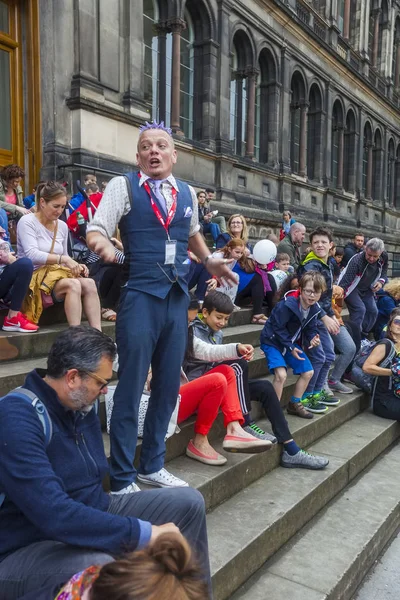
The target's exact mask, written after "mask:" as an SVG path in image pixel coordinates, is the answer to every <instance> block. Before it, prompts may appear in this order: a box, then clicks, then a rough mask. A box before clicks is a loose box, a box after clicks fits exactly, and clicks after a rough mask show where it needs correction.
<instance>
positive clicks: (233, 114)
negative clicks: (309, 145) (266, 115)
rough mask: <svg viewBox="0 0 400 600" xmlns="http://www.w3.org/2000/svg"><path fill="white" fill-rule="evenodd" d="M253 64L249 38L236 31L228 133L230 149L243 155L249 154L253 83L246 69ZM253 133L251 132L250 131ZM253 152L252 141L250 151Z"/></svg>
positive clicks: (251, 74) (253, 76) (254, 99)
mask: <svg viewBox="0 0 400 600" xmlns="http://www.w3.org/2000/svg"><path fill="white" fill-rule="evenodd" d="M252 64H253V59H252V50H251V44H250V40H249V38H248V37H247V35H246V34H245V32H244V31H241V30H240V31H237V32H236V33H235V35H234V38H233V51H232V59H231V84H230V128H229V129H230V135H229V139H230V141H231V147H232V151H233V152H234V153H235V154H238V155H240V156H244V155H246V154H249V150H250V149H249V148H248V147H247V141H248V139H247V138H248V137H249V128H248V123H247V121H248V117H249V111H250V105H249V102H248V92H249V86H250V85H254V84H255V74H254V71H252V72H250V73H249V71H248V68H249V66H250V65H252ZM254 91H255V90H254V87H253V101H254V105H253V106H252V107H251V111H252V118H253V119H254V121H253V123H252V125H251V127H252V128H253V127H255V122H256V119H255V117H254V110H255V108H256V98H255V95H254ZM251 133H253V132H251ZM250 154H251V156H253V154H254V141H253V142H252V148H251V151H250Z"/></svg>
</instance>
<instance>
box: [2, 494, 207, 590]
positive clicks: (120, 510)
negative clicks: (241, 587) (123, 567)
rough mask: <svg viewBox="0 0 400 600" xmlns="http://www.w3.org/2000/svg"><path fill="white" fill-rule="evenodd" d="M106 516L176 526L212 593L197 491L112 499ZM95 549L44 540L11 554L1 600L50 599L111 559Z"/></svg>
mask: <svg viewBox="0 0 400 600" xmlns="http://www.w3.org/2000/svg"><path fill="white" fill-rule="evenodd" d="M108 512H110V513H112V514H118V515H121V516H135V517H137V518H138V519H142V520H143V521H150V522H151V523H152V524H153V525H162V524H163V523H171V522H172V523H175V525H177V526H178V527H179V529H180V531H181V533H182V534H183V535H184V536H185V538H187V540H188V542H189V543H190V545H191V547H192V549H193V551H194V553H195V556H196V558H197V560H198V562H199V564H200V566H201V567H202V569H203V573H204V577H205V579H206V580H207V582H208V585H209V589H210V590H211V579H210V567H209V559H208V541H207V529H206V515H205V507H204V499H203V497H202V495H201V494H200V492H198V491H197V490H194V489H192V488H179V489H178V488H175V489H161V490H150V491H142V492H136V493H134V494H123V495H121V496H111V497H110V506H109V508H108ZM95 545H96V540H93V546H94V547H95ZM94 547H93V548H79V547H76V546H69V545H67V544H63V543H62V542H56V541H53V540H43V541H42V542H36V543H34V544H30V545H28V546H26V547H25V548H21V549H19V550H16V551H15V552H13V553H12V554H9V555H8V556H7V557H6V558H5V559H4V560H2V561H1V562H0V600H17V598H19V599H21V600H39V599H40V600H53V599H54V597H55V595H56V593H58V590H59V589H60V588H61V587H62V586H63V585H64V584H65V583H66V582H67V581H68V580H69V579H70V578H71V577H72V576H73V575H75V573H79V572H80V571H83V570H84V569H86V568H87V567H89V566H90V565H104V564H106V563H108V562H111V561H112V560H114V557H113V556H111V555H109V554H106V553H105V552H100V551H98V550H95V548H94ZM55 591H56V593H54V592H55ZM46 592H47V593H46ZM210 597H211V596H210Z"/></svg>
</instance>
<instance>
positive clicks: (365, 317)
mask: <svg viewBox="0 0 400 600" xmlns="http://www.w3.org/2000/svg"><path fill="white" fill-rule="evenodd" d="M346 306H347V308H348V309H349V314H350V321H351V322H352V323H354V324H355V325H357V326H358V327H359V328H360V330H361V331H362V332H363V333H364V334H367V333H369V332H370V331H371V329H372V328H373V326H374V325H375V321H376V319H377V317H378V308H377V306H376V301H375V297H374V292H373V291H372V290H366V291H365V292H360V291H359V289H358V288H356V289H355V290H353V291H352V292H351V294H349V295H348V296H347V298H346Z"/></svg>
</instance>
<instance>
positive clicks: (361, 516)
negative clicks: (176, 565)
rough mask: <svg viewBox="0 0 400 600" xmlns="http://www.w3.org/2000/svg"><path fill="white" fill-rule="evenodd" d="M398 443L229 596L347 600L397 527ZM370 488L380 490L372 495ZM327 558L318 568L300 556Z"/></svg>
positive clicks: (234, 599)
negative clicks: (396, 475) (268, 592)
mask: <svg viewBox="0 0 400 600" xmlns="http://www.w3.org/2000/svg"><path fill="white" fill-rule="evenodd" d="M399 459H400V447H399V445H398V444H397V445H396V446H395V447H393V448H392V449H391V450H389V452H387V453H386V454H385V455H384V456H382V457H381V458H379V459H378V460H377V461H375V463H374V464H372V466H371V467H370V468H369V469H368V470H367V471H365V472H364V473H362V474H361V475H360V476H359V477H358V478H357V479H356V480H355V481H354V482H352V484H351V485H350V486H347V487H346V488H345V489H344V490H343V491H342V492H341V493H340V494H339V495H338V496H337V497H336V498H335V499H334V500H333V501H332V502H331V503H330V504H329V505H328V506H327V507H326V508H325V509H324V510H323V511H321V513H320V515H319V516H318V519H314V520H313V521H311V522H310V523H309V525H308V526H307V527H306V528H304V530H303V531H301V532H300V534H297V535H296V536H295V537H294V538H293V539H292V540H291V543H290V545H289V546H290V547H289V546H288V547H287V548H286V547H283V548H282V550H281V551H280V552H279V553H278V554H277V555H276V556H275V557H273V559H271V560H270V561H269V562H268V563H267V564H266V565H265V566H264V567H262V568H261V569H260V570H259V571H258V572H257V573H256V574H255V575H254V576H253V577H252V578H251V579H250V580H249V581H248V582H247V583H246V584H245V585H244V586H243V588H241V589H240V590H238V592H237V593H236V594H234V596H233V597H232V600H245V599H246V598H252V600H261V599H264V598H265V590H273V594H272V595H268V597H269V598H271V600H284V599H285V598H296V600H306V599H307V600H328V599H329V600H351V598H352V597H353V594H354V593H355V591H356V590H357V587H358V586H359V585H360V583H361V582H362V580H363V578H364V577H365V575H366V574H367V573H368V571H369V569H370V568H371V567H372V565H373V564H374V561H375V560H376V559H377V558H378V556H379V554H380V552H381V551H382V550H383V548H384V547H385V546H386V544H387V542H388V541H389V540H390V538H391V536H392V535H393V534H394V533H395V531H396V530H398V528H399V526H400V484H399V481H398V478H396V477H393V473H394V472H397V468H398V464H399ZM371 490H375V491H378V490H379V494H375V493H371ZM307 548H308V549H310V550H311V554H309V556H313V557H320V559H322V561H323V559H324V557H327V561H326V563H325V564H322V565H321V562H320V561H318V562H319V567H318V568H315V569H314V568H311V569H310V568H307V566H306V564H305V560H304V559H305V558H306V557H307Z"/></svg>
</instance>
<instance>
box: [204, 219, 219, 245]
mask: <svg viewBox="0 0 400 600" xmlns="http://www.w3.org/2000/svg"><path fill="white" fill-rule="evenodd" d="M203 233H204V234H206V233H211V235H212V239H213V240H214V242H216V241H217V237H218V236H219V235H220V233H221V230H220V228H219V225H217V224H216V223H203Z"/></svg>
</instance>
